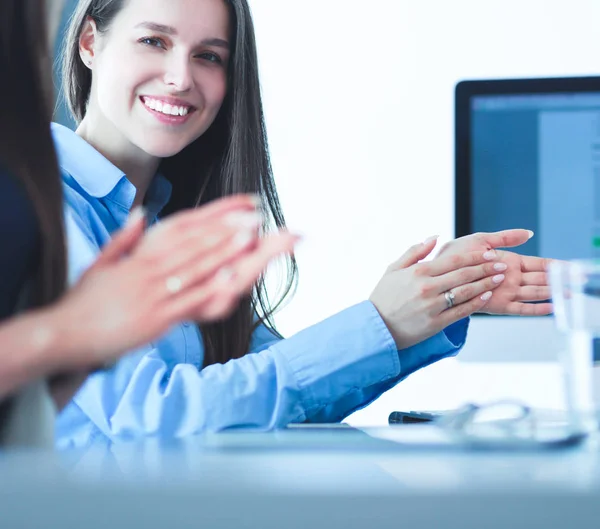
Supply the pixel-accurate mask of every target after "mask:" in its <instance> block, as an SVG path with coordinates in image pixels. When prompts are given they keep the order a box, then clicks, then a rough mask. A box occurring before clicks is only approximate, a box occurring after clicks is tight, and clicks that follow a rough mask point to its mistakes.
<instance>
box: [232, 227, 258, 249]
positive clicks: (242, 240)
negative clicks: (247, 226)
mask: <svg viewBox="0 0 600 529" xmlns="http://www.w3.org/2000/svg"><path fill="white" fill-rule="evenodd" d="M255 238H256V234H255V233H253V232H251V231H241V232H239V233H236V235H235V237H234V238H233V241H232V242H233V245H234V246H236V247H237V248H245V247H246V246H248V245H249V244H250V243H251V242H252V241H253V240H254V239H255Z"/></svg>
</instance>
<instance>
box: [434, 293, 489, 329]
mask: <svg viewBox="0 0 600 529" xmlns="http://www.w3.org/2000/svg"><path fill="white" fill-rule="evenodd" d="M492 296H493V293H492V292H491V291H488V292H484V293H483V294H482V295H481V296H477V297H475V298H473V299H471V300H469V301H467V302H466V303H461V304H460V305H455V306H454V307H452V308H451V309H447V310H445V311H444V312H442V313H441V314H440V315H439V316H438V318H439V319H438V320H437V321H438V323H439V325H440V326H441V327H442V328H446V327H448V325H451V324H453V323H455V322H457V321H458V320H462V319H463V318H466V317H467V316H470V315H471V314H473V313H475V312H480V311H482V310H485V306H486V305H487V304H488V303H489V301H490V299H492Z"/></svg>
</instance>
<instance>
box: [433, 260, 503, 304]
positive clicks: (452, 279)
mask: <svg viewBox="0 0 600 529" xmlns="http://www.w3.org/2000/svg"><path fill="white" fill-rule="evenodd" d="M507 269H508V266H507V265H506V264H505V263H490V262H487V263H485V264H482V265H478V266H468V267H466V268H461V269H459V270H454V271H453V272H448V273H447V274H444V275H441V276H437V277H435V278H434V284H435V285H436V287H437V289H438V292H446V291H448V290H451V289H455V288H456V287H459V286H461V285H467V284H469V283H473V282H474V281H478V280H480V279H483V278H484V277H489V276H495V275H498V274H502V273H504V272H506V270H507ZM471 297H472V296H471Z"/></svg>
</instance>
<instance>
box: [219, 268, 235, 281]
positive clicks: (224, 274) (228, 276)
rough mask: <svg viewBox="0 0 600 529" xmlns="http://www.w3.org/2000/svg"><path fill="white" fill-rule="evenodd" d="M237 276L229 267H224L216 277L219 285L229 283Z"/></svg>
mask: <svg viewBox="0 0 600 529" xmlns="http://www.w3.org/2000/svg"><path fill="white" fill-rule="evenodd" d="M234 276H235V273H234V271H233V270H232V269H231V268H230V267H229V266H224V267H223V268H221V269H220V270H219V271H218V272H217V273H216V275H215V281H216V282H217V283H223V284H224V283H229V282H230V281H231V280H232V279H233V278H234Z"/></svg>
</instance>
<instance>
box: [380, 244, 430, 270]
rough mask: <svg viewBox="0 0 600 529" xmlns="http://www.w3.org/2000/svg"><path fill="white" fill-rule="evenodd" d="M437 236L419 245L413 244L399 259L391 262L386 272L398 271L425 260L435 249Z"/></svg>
mask: <svg viewBox="0 0 600 529" xmlns="http://www.w3.org/2000/svg"><path fill="white" fill-rule="evenodd" d="M438 237H439V235H434V236H433V237H428V238H427V239H425V240H424V241H423V242H422V243H420V244H415V245H414V246H411V247H410V248H409V249H408V250H407V251H406V252H404V254H403V255H402V257H400V259H398V260H397V261H395V262H393V263H392V264H391V265H390V266H389V267H388V270H389V271H392V270H400V269H402V268H408V267H409V266H412V265H414V264H417V263H418V262H419V261H421V260H422V259H425V257H427V256H428V255H429V254H430V253H431V252H432V251H433V249H434V248H435V245H436V244H437V240H438Z"/></svg>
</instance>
